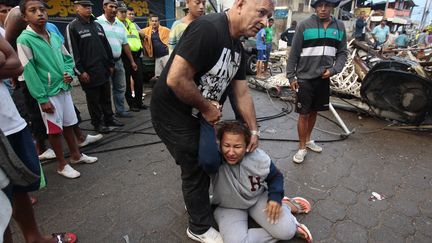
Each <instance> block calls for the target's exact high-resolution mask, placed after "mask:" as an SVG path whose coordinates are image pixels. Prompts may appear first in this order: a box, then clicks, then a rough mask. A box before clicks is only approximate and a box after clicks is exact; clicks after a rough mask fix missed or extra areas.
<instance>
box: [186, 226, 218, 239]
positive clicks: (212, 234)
mask: <svg viewBox="0 0 432 243" xmlns="http://www.w3.org/2000/svg"><path fill="white" fill-rule="evenodd" d="M186 234H187V236H189V238H191V239H192V240H194V241H198V242H202V243H223V240H222V236H221V234H220V233H219V232H218V231H217V230H215V229H214V228H213V227H210V229H208V230H207V232H205V233H204V234H201V235H197V234H195V233H192V231H190V229H189V228H187V230H186Z"/></svg>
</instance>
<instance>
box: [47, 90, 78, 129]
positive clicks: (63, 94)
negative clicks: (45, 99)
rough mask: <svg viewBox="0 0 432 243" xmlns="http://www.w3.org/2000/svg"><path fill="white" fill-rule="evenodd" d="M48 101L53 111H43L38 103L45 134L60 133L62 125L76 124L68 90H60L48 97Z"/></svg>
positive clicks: (76, 119) (76, 120)
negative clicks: (45, 130)
mask: <svg viewBox="0 0 432 243" xmlns="http://www.w3.org/2000/svg"><path fill="white" fill-rule="evenodd" d="M49 101H50V102H51V104H52V105H53V106H54V113H46V112H43V111H42V108H41V106H40V104H39V109H40V110H41V114H42V119H43V121H44V124H45V127H46V129H47V134H61V133H62V132H63V127H69V126H72V125H75V124H77V122H78V118H77V116H76V113H75V109H74V105H73V101H72V96H71V93H70V91H60V93H58V94H57V95H56V96H52V97H49Z"/></svg>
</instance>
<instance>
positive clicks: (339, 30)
mask: <svg viewBox="0 0 432 243" xmlns="http://www.w3.org/2000/svg"><path fill="white" fill-rule="evenodd" d="M339 2H340V0H314V1H312V3H311V6H312V7H313V8H314V9H315V13H314V14H313V15H312V16H310V17H309V18H308V19H306V20H304V21H302V22H300V24H299V25H298V27H297V30H296V33H295V34H294V38H293V42H292V46H291V51H290V54H289V57H288V61H287V78H288V79H289V80H290V85H291V88H292V89H293V90H295V91H296V92H297V104H296V111H297V112H298V113H299V120H298V124H297V130H298V134H299V140H300V146H299V150H298V152H297V153H296V154H295V155H294V157H293V161H294V162H295V163H302V162H303V160H304V157H305V156H306V153H307V149H310V150H312V151H314V152H321V151H322V148H321V147H320V146H318V145H317V144H315V142H314V141H313V140H311V133H312V130H313V128H314V125H315V121H316V117H317V112H318V111H324V110H328V104H329V95H330V77H331V76H333V75H335V74H337V73H338V72H340V71H342V69H343V67H344V66H345V62H346V59H347V54H348V52H347V43H346V32H345V26H344V24H343V23H342V21H339V20H337V19H335V18H334V17H332V16H331V12H332V10H333V8H334V7H335V6H337V5H338V4H339Z"/></svg>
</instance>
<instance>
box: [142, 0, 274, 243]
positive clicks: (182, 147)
mask: <svg viewBox="0 0 432 243" xmlns="http://www.w3.org/2000/svg"><path fill="white" fill-rule="evenodd" d="M273 9H274V5H273V1H272V0H236V2H235V3H234V5H233V7H232V8H231V9H230V10H229V11H227V12H226V13H221V14H209V15H206V16H202V17H200V18H198V19H197V20H195V21H193V22H192V23H191V24H190V25H189V26H188V27H187V29H186V30H185V32H184V34H183V36H182V38H181V39H180V41H179V43H178V44H177V45H176V47H175V49H174V51H173V53H172V55H171V57H170V59H169V61H168V63H167V65H166V67H165V69H164V70H163V72H162V74H161V76H160V79H159V81H158V82H157V83H156V85H155V87H154V89H153V93H152V100H151V104H150V110H151V114H152V121H153V125H154V128H155V131H156V133H157V134H158V135H159V137H160V138H161V139H162V141H163V142H164V143H165V145H166V146H167V148H168V150H169V152H170V153H171V155H172V156H173V157H174V159H175V161H176V163H177V164H178V165H180V168H181V178H182V192H183V197H184V201H185V204H186V207H187V211H188V213H189V228H188V229H187V235H188V236H189V237H190V238H191V239H193V240H196V241H200V242H222V239H221V236H220V234H219V232H217V231H216V230H215V229H214V228H212V227H211V225H212V224H213V217H212V215H211V210H210V202H209V194H208V189H209V183H210V179H209V176H208V175H207V174H206V173H205V172H204V171H203V169H202V168H201V167H200V166H199V164H198V145H199V136H200V123H199V119H198V118H196V117H195V116H194V114H195V111H196V110H197V111H199V112H200V116H202V118H203V119H204V120H205V121H206V122H208V123H209V124H211V125H214V124H215V123H216V122H217V121H219V119H220V118H221V116H222V113H221V111H220V110H219V109H218V107H217V106H215V105H214V102H215V101H216V102H221V98H222V97H223V94H224V92H225V90H226V88H227V87H228V85H230V88H232V89H233V92H234V94H235V98H236V102H237V106H238V110H239V112H240V114H241V115H242V117H243V119H244V121H245V122H246V123H247V125H248V127H249V129H250V130H251V133H252V138H251V142H250V144H249V145H248V148H247V150H248V151H252V150H254V149H255V148H256V147H257V145H258V137H257V136H258V131H257V129H258V127H257V122H256V117H255V108H254V105H253V101H252V97H251V96H250V94H249V91H248V86H247V82H246V80H245V79H246V75H245V60H244V58H242V55H243V49H242V46H241V43H240V41H239V38H240V37H241V36H246V37H252V36H255V35H256V33H257V32H258V31H259V30H260V29H261V28H263V27H264V26H265V24H266V22H267V19H268V18H269V17H270V16H271V15H272V13H273Z"/></svg>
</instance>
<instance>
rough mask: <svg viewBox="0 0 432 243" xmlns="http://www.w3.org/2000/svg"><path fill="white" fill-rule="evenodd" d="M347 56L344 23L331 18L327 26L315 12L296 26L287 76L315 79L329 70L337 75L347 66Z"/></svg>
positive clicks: (290, 77)
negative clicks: (325, 26)
mask: <svg viewBox="0 0 432 243" xmlns="http://www.w3.org/2000/svg"><path fill="white" fill-rule="evenodd" d="M347 55H348V51H347V42H346V32H345V26H344V24H343V22H342V21H339V20H337V19H335V18H333V17H332V20H331V22H330V24H329V25H328V26H327V28H326V29H324V26H323V24H322V22H321V21H320V19H319V18H318V16H316V15H315V14H313V15H312V16H310V17H309V18H307V19H306V20H304V21H302V22H300V23H299V25H298V26H297V29H296V32H295V35H294V38H293V42H292V46H291V51H290V54H289V57H288V61H287V78H288V79H289V80H290V81H292V80H293V79H295V78H298V79H315V78H318V77H320V76H321V75H322V74H323V73H324V71H325V70H326V69H329V70H330V72H331V74H332V75H334V74H337V73H339V72H340V71H342V69H343V68H344V66H345V62H346V59H347Z"/></svg>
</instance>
